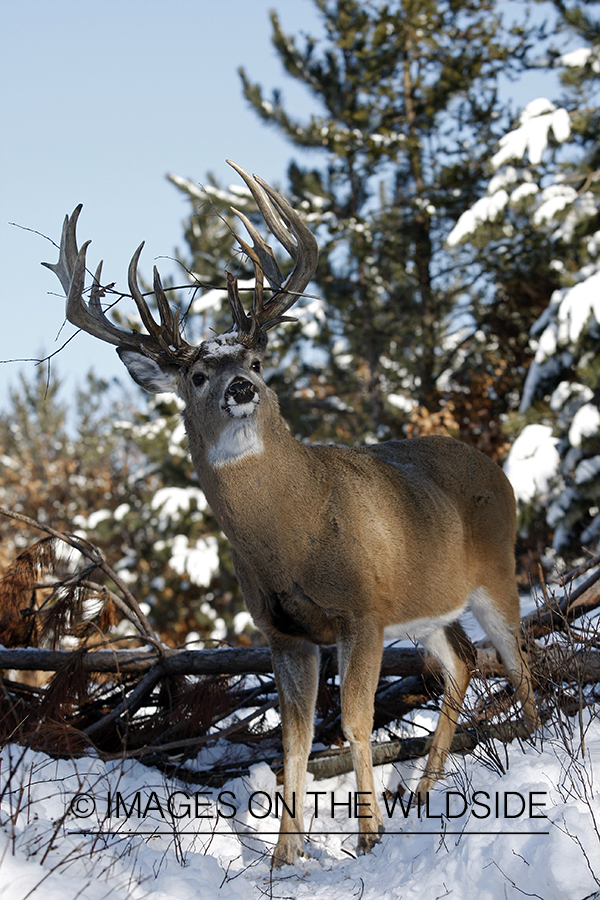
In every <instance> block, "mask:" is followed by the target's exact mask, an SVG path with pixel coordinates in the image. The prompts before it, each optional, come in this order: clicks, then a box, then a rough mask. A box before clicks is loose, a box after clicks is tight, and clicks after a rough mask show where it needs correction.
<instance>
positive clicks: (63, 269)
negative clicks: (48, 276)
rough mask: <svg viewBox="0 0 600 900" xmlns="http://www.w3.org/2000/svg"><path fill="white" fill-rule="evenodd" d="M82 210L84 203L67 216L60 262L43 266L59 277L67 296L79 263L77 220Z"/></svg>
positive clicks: (44, 263) (63, 228)
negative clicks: (76, 234) (76, 232)
mask: <svg viewBox="0 0 600 900" xmlns="http://www.w3.org/2000/svg"><path fill="white" fill-rule="evenodd" d="M82 209H83V203H80V204H79V206H76V207H75V209H74V210H73V212H72V214H71V215H70V216H65V220H64V222H63V227H62V234H61V237H60V247H59V248H58V262H55V263H47V262H43V263H42V265H43V266H45V267H46V268H47V269H50V271H51V272H54V274H55V275H56V276H57V277H58V280H59V281H60V283H61V285H62V289H63V291H64V292H65V294H67V295H68V293H69V290H70V287H71V278H72V276H73V271H74V269H75V265H76V263H77V256H78V251H77V238H76V236H75V229H76V228H77V219H78V218H79V214H80V212H81V210H82ZM88 243H89V241H88ZM86 246H87V245H86Z"/></svg>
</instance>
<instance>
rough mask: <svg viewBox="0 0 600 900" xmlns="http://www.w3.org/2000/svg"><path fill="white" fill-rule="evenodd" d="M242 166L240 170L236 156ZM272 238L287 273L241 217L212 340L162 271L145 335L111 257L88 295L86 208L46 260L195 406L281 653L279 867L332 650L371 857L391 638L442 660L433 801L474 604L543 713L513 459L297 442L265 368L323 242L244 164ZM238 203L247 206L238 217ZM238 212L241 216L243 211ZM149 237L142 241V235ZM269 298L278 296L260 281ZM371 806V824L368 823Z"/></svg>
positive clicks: (202, 458)
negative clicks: (386, 644) (245, 279)
mask: <svg viewBox="0 0 600 900" xmlns="http://www.w3.org/2000/svg"><path fill="white" fill-rule="evenodd" d="M232 165H234V164H232ZM234 168H235V169H236V171H237V172H238V173H239V174H240V175H241V176H242V178H243V179H244V181H245V182H246V184H247V185H248V187H249V188H250V191H251V192H252V194H253V196H254V198H255V200H256V202H257V204H258V207H259V209H260V212H261V214H262V216H263V218H264V220H265V222H266V224H267V225H268V226H269V228H270V230H271V231H272V232H273V234H274V235H275V237H276V238H277V239H278V240H279V241H280V243H281V244H282V245H283V246H284V247H285V249H286V250H287V252H288V253H289V254H290V256H291V257H292V259H293V261H294V268H293V271H292V273H291V274H290V275H289V277H288V279H287V281H284V278H283V276H282V275H281V272H280V271H279V267H278V265H277V263H276V262H275V258H274V255H273V252H272V250H271V249H270V247H269V246H268V245H267V243H266V242H265V241H264V239H263V238H262V237H261V235H260V234H259V233H258V231H257V230H256V229H255V228H254V227H253V225H252V224H251V223H250V222H249V221H248V220H247V219H246V217H245V216H243V215H242V214H241V213H237V215H238V216H239V217H240V219H241V220H242V221H243V222H244V224H245V225H246V228H247V229H248V232H249V234H250V236H251V238H252V241H253V246H252V247H250V246H248V245H247V244H246V243H244V242H243V241H242V240H241V239H240V238H238V241H239V243H240V245H241V247H242V249H243V250H244V251H245V253H247V254H248V256H249V257H250V259H251V260H252V262H253V264H254V268H255V273H256V287H255V291H254V302H253V306H252V310H251V312H250V314H249V315H248V314H246V313H245V312H244V309H243V307H242V304H241V302H240V297H239V294H238V289H237V284H236V279H235V278H233V277H231V276H228V293H229V301H230V305H231V312H232V316H233V328H232V330H231V331H229V332H228V333H227V334H223V335H220V336H215V337H210V338H209V339H207V340H206V341H204V342H203V343H202V344H200V345H199V346H192V345H191V344H189V343H187V342H186V341H185V340H184V339H183V337H182V336H181V334H180V329H179V320H178V314H177V313H175V314H174V313H173V312H172V310H171V308H170V306H169V304H168V301H167V298H166V295H165V292H164V290H163V288H162V286H161V282H160V278H159V275H158V273H157V272H156V269H155V270H154V293H155V297H156V302H157V304H158V309H159V313H160V324H158V323H157V322H156V321H154V319H153V318H152V316H151V314H150V311H149V309H148V307H147V305H146V302H145V301H144V298H143V296H142V294H141V291H140V288H139V286H138V282H137V264H138V259H139V255H140V252H141V249H142V248H141V247H140V248H139V249H138V250H137V252H136V253H135V255H134V257H133V259H132V261H131V265H130V267H129V289H130V291H131V294H132V296H133V299H134V300H135V302H136V304H137V307H138V309H139V313H140V316H141V319H142V322H143V324H144V326H145V328H146V330H147V332H148V333H147V334H142V333H140V332H131V331H126V330H124V329H121V328H118V327H117V326H115V325H114V324H113V323H112V322H110V321H109V320H108V319H107V318H106V316H105V314H104V312H103V310H102V308H101V305H100V299H101V297H102V296H103V290H102V288H101V286H100V267H99V268H98V270H97V272H96V275H95V278H94V283H93V286H92V290H91V295H90V299H89V303H86V302H85V301H84V299H83V292H84V279H85V259H86V248H87V244H85V245H84V246H83V247H82V248H81V250H80V251H78V250H77V243H76V237H75V226H76V222H77V218H78V215H79V211H80V209H81V207H78V208H77V209H76V210H75V212H74V213H73V215H72V216H71V217H70V218H67V219H66V221H65V226H64V230H63V236H62V240H61V246H60V256H59V260H58V263H56V264H54V265H49V264H47V263H45V265H48V267H49V268H50V269H52V270H53V271H54V272H55V273H56V274H57V275H58V277H59V279H60V281H61V284H62V286H63V288H64V290H65V293H66V294H67V297H68V299H67V313H66V314H67V318H68V320H69V321H70V322H72V323H73V325H75V326H77V327H78V328H81V329H82V330H83V331H87V332H88V333H89V334H92V335H94V336H96V337H98V338H100V339H101V340H103V341H108V342H109V343H111V344H115V345H116V347H117V352H118V354H119V356H120V357H121V359H122V360H123V362H124V363H125V365H126V366H127V368H128V369H129V372H130V373H131V375H132V376H133V378H134V379H135V380H136V381H137V382H138V383H139V384H140V385H142V387H144V388H146V390H148V391H175V392H176V393H177V394H178V395H179V396H180V397H181V398H182V400H183V401H184V402H185V412H184V414H183V415H184V420H185V427H186V430H187V434H188V438H189V446H190V451H191V454H192V458H193V461H194V465H195V467H196V471H197V473H198V478H199V479H200V484H201V486H202V490H203V491H204V493H205V494H206V498H207V500H208V502H209V503H210V506H211V509H212V511H213V513H214V515H215V516H216V518H217V520H218V522H219V525H220V526H221V528H222V529H223V531H224V532H225V534H226V535H227V536H228V538H229V540H230V541H231V544H232V546H233V552H234V562H235V569H236V573H237V576H238V578H239V581H240V584H241V586H242V590H243V593H244V598H245V601H246V604H247V606H248V609H249V611H250V613H251V615H252V618H253V619H254V622H255V624H256V625H257V626H258V628H260V630H261V631H262V632H263V634H264V635H265V636H266V638H267V640H268V641H269V645H270V647H271V653H272V657H273V667H274V671H275V678H276V681H277V689H278V692H279V701H280V708H281V720H282V727H283V747H284V775H285V780H284V800H285V803H286V804H287V806H288V807H289V809H290V810H293V809H294V800H295V810H296V813H295V815H293V816H292V815H290V814H289V813H288V812H287V811H284V813H283V815H282V820H281V830H280V835H279V840H278V842H277V846H276V847H275V851H274V856H273V863H274V865H281V864H283V863H291V862H292V861H293V860H294V858H295V857H296V856H298V855H300V854H301V853H302V847H303V839H304V838H303V831H304V825H303V817H302V805H303V796H304V782H305V773H306V764H307V759H308V754H309V752H310V749H311V742H312V733H313V719H314V711H315V699H316V693H317V677H318V658H319V649H318V648H319V646H320V645H326V644H337V646H338V652H339V671H340V679H341V701H342V728H343V732H344V735H345V737H346V738H347V740H348V742H349V744H350V748H351V751H352V759H353V763H354V769H355V772H356V779H357V787H358V790H359V791H362V792H365V796H368V797H370V802H369V804H368V806H367V807H363V808H362V812H363V814H364V817H363V818H360V819H359V825H360V830H359V838H358V851H359V852H366V851H368V850H370V849H371V848H372V846H373V844H374V843H375V842H377V841H378V840H379V839H380V834H381V833H382V832H383V831H384V826H383V818H382V815H381V812H380V809H379V806H378V803H377V800H376V796H375V785H374V780H373V766H372V760H371V746H370V738H371V730H372V726H373V699H374V694H375V689H376V686H377V681H378V678H379V670H380V665H381V656H382V648H383V640H384V635H385V636H386V637H394V638H400V637H402V638H405V637H407V636H408V637H411V638H414V639H417V640H418V641H420V642H421V643H422V644H423V645H424V647H425V648H426V649H427V650H428V651H429V652H430V653H432V654H433V655H434V656H435V657H436V659H437V660H438V661H439V663H440V666H441V669H442V673H443V677H444V683H445V692H444V697H443V703H442V710H441V714H440V717H439V722H438V725H437V728H436V731H435V736H434V740H433V744H432V747H431V751H430V754H429V759H428V761H427V765H426V768H425V770H424V774H423V776H422V778H421V780H420V782H419V787H418V791H419V793H420V795H421V796H422V797H423V796H424V795H426V794H427V792H428V791H429V789H430V788H431V787H432V785H433V784H434V783H435V781H436V780H437V779H438V778H440V777H441V775H442V774H443V770H444V763H445V760H446V756H447V754H448V750H449V747H450V744H451V741H452V737H453V735H454V732H455V728H456V722H457V719H458V716H459V712H460V710H461V707H462V703H463V699H464V695H465V691H466V689H467V686H468V684H469V680H470V677H471V665H472V661H471V656H470V654H469V649H468V647H469V645H468V639H467V638H466V635H465V634H464V632H463V631H462V628H461V627H460V625H459V624H458V619H459V616H460V615H461V613H463V612H464V610H465V609H466V608H467V605H468V606H470V608H471V610H472V611H473V613H474V614H475V616H476V617H477V619H478V621H479V622H480V623H481V625H482V626H483V628H484V629H485V631H486V632H487V634H488V635H489V637H490V639H491V641H492V642H493V644H494V646H495V647H496V650H497V651H498V653H499V655H500V656H501V658H502V661H503V663H504V666H505V669H506V672H507V674H508V677H509V679H510V681H511V682H512V684H513V685H514V688H515V692H516V697H517V699H518V700H519V701H520V702H521V704H522V707H523V713H524V717H525V720H526V722H527V724H528V726H529V728H530V729H534V728H535V727H536V723H537V714H536V707H535V701H534V697H533V691H532V686H531V680H530V674H529V669H528V666H527V662H526V659H525V657H524V654H523V653H522V651H521V648H520V645H519V639H518V628H519V597H518V594H517V588H516V582H515V557H514V542H515V500H514V496H513V492H512V489H511V486H510V484H509V482H508V480H507V479H506V477H505V476H504V474H503V473H502V471H501V469H500V468H499V467H498V466H497V465H496V464H495V463H493V462H492V461H491V460H489V459H488V458H487V457H485V456H484V455H483V454H482V453H480V452H479V451H477V450H474V449H472V448H470V447H468V446H466V445H465V444H462V443H459V442H458V441H455V440H453V439H451V438H444V437H423V438H414V439H412V440H402V441H387V442H385V443H382V444H379V445H375V446H369V447H356V448H349V447H336V446H315V447H307V446H305V445H304V444H301V443H299V442H298V441H297V440H295V439H294V438H293V436H292V435H291V434H290V431H289V429H288V427H287V425H286V423H285V422H284V421H283V419H282V417H281V415H280V412H279V405H278V402H277V397H276V396H275V394H274V393H273V392H272V391H271V390H270V389H269V388H268V387H267V385H266V384H265V382H264V380H263V376H262V374H261V370H262V361H263V356H264V353H265V350H266V346H267V330H268V329H269V328H271V327H272V326H273V325H275V324H277V323H278V322H281V321H284V320H285V319H286V318H287V317H286V316H285V315H284V314H285V312H286V311H287V310H288V309H289V308H290V307H291V306H292V305H293V304H294V303H295V302H296V300H297V299H298V296H299V295H300V294H302V292H303V291H304V290H305V288H306V286H307V285H308V283H309V281H310V279H311V277H312V275H313V274H314V271H315V267H316V264H317V257H318V250H317V244H316V241H315V238H314V237H313V235H312V234H311V232H310V231H309V230H308V228H307V227H306V226H305V225H304V224H303V222H302V220H301V219H300V217H299V216H298V214H297V213H296V212H295V211H294V210H293V209H292V208H291V207H290V205H289V204H288V203H287V202H286V200H284V199H283V197H281V196H280V195H279V194H278V193H277V192H276V191H274V190H273V189H272V188H271V187H270V186H269V185H268V184H266V183H265V182H264V181H262V179H260V178H258V177H257V176H250V175H249V174H248V173H246V172H245V171H244V170H243V169H241V168H240V167H238V166H236V165H234ZM234 211H235V210H234ZM235 212H237V211H235ZM142 246H143V245H142ZM264 276H266V278H267V279H268V281H269V283H270V286H271V289H272V295H271V296H270V297H269V298H268V299H267V298H266V297H265V293H264V291H265V288H264V281H263V277H264ZM369 815H370V818H368V816H369Z"/></svg>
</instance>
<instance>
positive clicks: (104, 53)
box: [0, 0, 544, 407]
mask: <svg viewBox="0 0 600 900" xmlns="http://www.w3.org/2000/svg"><path fill="white" fill-rule="evenodd" d="M273 6H274V7H276V9H277V11H278V13H279V15H280V19H281V21H282V23H283V26H284V27H285V29H286V30H287V31H288V32H290V33H292V34H298V33H299V32H302V31H305V32H308V33H311V34H313V35H318V34H320V33H321V25H320V21H319V18H318V15H317V11H316V7H315V4H314V3H313V2H312V0H218V2H213V0H169V2H164V0H3V2H2V4H0V34H1V35H2V52H1V53H0V78H1V82H0V83H1V84H2V92H1V95H0V122H1V126H2V158H3V160H2V166H1V167H0V178H1V182H0V270H1V271H2V287H1V300H0V302H1V310H2V327H1V328H0V360H13V359H28V358H32V357H39V356H40V355H42V354H43V353H49V352H52V350H54V349H57V348H58V346H60V343H62V341H63V340H64V337H66V336H68V335H70V334H72V333H73V329H72V328H71V327H70V326H68V325H67V326H66V327H65V329H64V330H63V331H62V333H61V335H60V339H59V343H57V342H56V338H57V334H58V332H59V330H60V329H61V326H62V324H63V316H64V312H63V310H64V305H63V300H62V299H61V297H59V296H58V294H59V293H60V287H59V285H58V281H57V280H56V279H55V277H54V276H53V275H52V273H50V272H49V271H48V270H46V269H44V268H42V267H41V266H40V262H41V261H42V260H46V261H50V262H53V261H55V259H56V251H55V249H54V248H53V247H52V246H51V245H50V244H48V243H47V242H46V241H45V240H44V239H43V238H41V237H40V236H38V235H36V234H34V233H31V232H29V231H25V230H22V229H21V228H17V227H15V226H14V225H11V224H9V223H17V224H18V225H20V226H23V227H24V228H30V229H34V230H35V231H39V232H41V233H42V234H45V235H49V236H50V237H52V238H54V239H55V240H58V239H59V237H60V229H61V223H62V219H63V217H64V214H65V213H66V212H71V211H72V209H73V208H74V207H75V206H76V204H77V203H79V202H82V203H83V204H84V210H83V213H82V216H81V219H80V226H79V237H80V242H82V241H83V240H85V239H88V238H92V240H93V243H92V246H91V248H90V251H89V257H88V259H89V263H90V264H91V266H94V267H95V265H96V263H97V262H98V261H99V260H100V259H101V258H103V259H104V261H105V265H104V276H105V278H106V279H107V280H116V281H117V284H119V285H124V284H125V279H126V271H127V265H128V262H129V259H130V257H131V255H132V253H133V251H134V250H135V248H136V247H137V246H138V244H139V243H140V241H141V240H145V241H146V248H145V250H144V253H143V256H142V261H141V267H140V268H141V272H142V273H143V274H148V273H149V272H150V271H151V267H152V264H153V262H154V260H155V258H157V257H162V256H168V255H170V254H172V253H173V251H174V249H175V247H176V246H177V245H178V244H181V243H182V228H181V222H182V220H183V219H184V217H185V216H186V214H187V212H188V207H187V204H186V203H185V201H184V200H183V198H182V196H181V195H180V194H179V193H178V192H177V191H176V190H175V188H174V187H172V185H170V184H169V183H168V182H167V180H166V178H165V174H166V172H168V171H171V172H175V173H176V174H178V175H183V176H186V177H189V178H192V179H194V180H195V181H197V182H201V181H202V180H203V179H204V178H205V176H206V173H207V172H208V171H211V172H214V174H215V175H216V176H217V177H218V178H219V180H220V181H223V182H225V183H229V182H232V181H234V180H235V175H234V174H233V173H232V171H231V169H229V167H228V166H227V165H226V164H225V159H226V158H228V157H230V158H232V159H234V160H235V161H236V162H238V163H240V164H241V165H242V166H244V168H246V169H248V170H250V171H256V172H258V173H259V174H262V175H263V176H264V177H265V178H267V179H268V180H269V181H271V182H275V183H276V182H277V181H281V182H283V183H284V176H285V171H286V168H287V164H288V162H289V160H290V158H291V157H292V156H293V155H294V156H296V158H298V153H297V151H296V150H295V149H294V148H292V147H291V146H290V145H289V144H287V143H286V142H285V141H284V140H283V138H281V137H279V135H278V134H277V133H276V132H275V131H274V130H272V129H270V128H267V127H266V126H265V125H264V124H263V123H261V122H260V121H259V120H258V119H257V117H256V116H255V115H254V114H253V112H252V111H251V110H250V109H249V108H248V106H247V104H246V101H245V100H244V98H243V96H242V92H241V85H240V80H239V76H238V74H237V68H238V66H240V65H242V66H244V67H245V68H246V70H247V71H248V73H249V75H250V76H251V77H252V78H253V79H255V80H257V81H259V82H261V83H262V84H263V85H264V87H265V89H266V93H267V96H268V95H269V93H270V90H271V88H272V87H282V88H283V91H284V99H285V102H286V104H287V106H288V107H289V108H291V109H293V111H294V113H295V114H296V115H298V116H303V115H306V114H307V113H308V112H309V111H310V110H311V109H314V108H315V107H314V101H313V100H311V98H310V97H309V96H308V94H307V93H306V92H305V91H304V90H303V89H302V88H301V87H300V86H298V85H297V84H295V83H294V82H293V81H292V80H291V79H289V78H287V77H286V76H285V74H284V73H283V70H282V68H281V66H280V64H279V62H278V58H277V55H276V52H275V50H274V48H273V47H272V45H271V42H270V34H271V27H270V22H269V18H268V12H269V9H270V8H271V7H273ZM513 90H514V92H515V95H516V96H517V98H518V104H519V105H522V104H524V103H526V102H527V101H528V100H529V99H531V98H532V97H533V96H537V95H538V94H539V93H540V92H543V90H544V89H543V88H540V86H539V85H538V84H537V83H535V82H534V83H531V82H530V83H529V85H528V86H527V87H526V88H523V87H522V86H521V87H519V88H513ZM159 265H160V268H161V271H162V272H164V273H165V274H169V272H174V271H175V266H174V264H173V263H171V262H170V261H169V260H164V259H163V260H160V261H159ZM50 292H54V293H50ZM53 365H54V369H53V371H54V372H56V373H58V374H60V375H61V376H62V377H63V378H66V379H67V383H66V387H67V390H68V388H69V387H70V386H71V387H72V386H73V385H74V384H75V383H76V382H77V381H81V380H82V379H83V376H84V374H85V372H86V371H87V370H88V369H89V368H90V366H93V367H94V369H95V371H96V373H97V374H101V375H105V376H107V377H112V376H114V375H117V376H122V375H123V369H122V366H121V364H120V362H119V360H118V358H117V356H116V353H115V351H114V349H113V348H112V347H109V346H108V345H103V344H101V342H99V341H97V340H95V339H93V338H91V337H89V336H87V335H77V336H76V337H75V339H74V340H73V341H71V343H70V344H69V346H68V347H67V348H66V349H65V350H63V351H62V353H60V355H59V357H58V359H57V360H56V361H55V362H54V364H53ZM19 369H24V370H25V371H29V372H30V373H32V372H33V371H34V366H33V363H20V364H17V363H3V364H0V407H2V406H4V405H5V402H6V397H7V390H8V386H9V384H11V383H12V384H14V383H15V381H16V377H17V373H18V371H19Z"/></svg>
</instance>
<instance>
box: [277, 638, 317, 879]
mask: <svg viewBox="0 0 600 900" xmlns="http://www.w3.org/2000/svg"><path fill="white" fill-rule="evenodd" d="M269 642H270V645H271V657H272V660H273V670H274V673H275V681H276V683H277V692H278V695H279V708H280V712H281V727H282V732H283V800H284V806H283V810H282V815H281V825H280V830H279V839H278V841H277V845H276V847H275V850H274V851H273V858H272V863H271V865H272V866H273V867H276V866H283V865H286V864H289V863H293V862H294V860H295V859H296V857H297V856H300V855H301V853H302V848H303V846H304V816H303V810H304V784H305V780H306V764H307V762H308V755H309V753H310V749H311V747H312V738H313V729H314V717H315V705H316V700H317V686H318V678H319V650H318V647H316V646H315V645H314V644H311V643H310V642H309V641H305V640H302V639H298V638H296V639H293V638H292V639H290V638H285V637H282V638H281V639H272V638H271V639H270V641H269Z"/></svg>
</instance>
